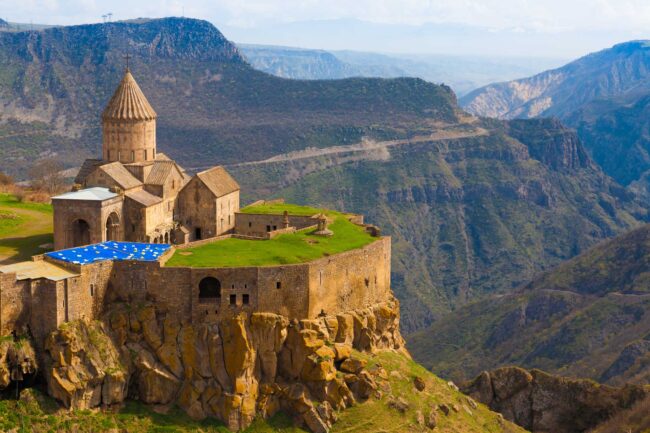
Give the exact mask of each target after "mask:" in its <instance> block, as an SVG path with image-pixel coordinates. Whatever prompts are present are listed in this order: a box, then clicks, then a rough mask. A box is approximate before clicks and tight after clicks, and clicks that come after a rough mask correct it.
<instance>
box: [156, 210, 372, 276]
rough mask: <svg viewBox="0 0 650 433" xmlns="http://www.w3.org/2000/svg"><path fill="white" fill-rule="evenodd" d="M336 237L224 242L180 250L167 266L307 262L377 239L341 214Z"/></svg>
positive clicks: (296, 236)
mask: <svg viewBox="0 0 650 433" xmlns="http://www.w3.org/2000/svg"><path fill="white" fill-rule="evenodd" d="M328 228H329V229H330V230H332V232H334V235H333V236H331V237H322V236H316V235H314V234H313V232H314V230H313V229H306V230H301V231H299V232H296V233H291V234H285V235H280V236H278V237H276V238H274V239H270V240H246V239H234V238H231V239H224V240H221V241H215V242H213V243H210V244H205V245H201V246H198V247H195V248H184V249H179V250H177V251H176V253H175V254H174V256H172V258H171V259H169V261H168V262H167V263H166V266H193V267H203V268H207V267H237V266H271V265H284V264H293V263H304V262H308V261H311V260H316V259H320V258H321V257H325V256H329V255H332V254H337V253H341V252H344V251H349V250H354V249H357V248H361V247H363V246H366V245H368V244H370V243H372V242H373V241H375V240H376V238H373V237H372V236H370V235H369V234H368V233H367V232H366V231H365V230H364V228H363V227H361V226H358V225H356V224H354V223H352V222H350V221H349V220H348V219H347V218H346V217H345V216H343V215H340V214H339V215H338V216H336V217H335V220H334V222H333V223H332V224H330V225H329V227H328Z"/></svg>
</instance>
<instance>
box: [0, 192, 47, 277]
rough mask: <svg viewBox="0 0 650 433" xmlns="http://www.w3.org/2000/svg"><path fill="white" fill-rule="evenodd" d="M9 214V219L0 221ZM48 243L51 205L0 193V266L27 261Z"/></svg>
mask: <svg viewBox="0 0 650 433" xmlns="http://www.w3.org/2000/svg"><path fill="white" fill-rule="evenodd" d="M2 215H11V216H12V217H11V218H2ZM51 242H52V206H51V205H49V204H45V203H23V202H20V201H18V199H17V198H16V197H14V196H13V195H10V194H4V193H0V265H3V264H8V263H12V262H17V261H21V260H28V259H29V258H30V257H31V256H33V255H35V254H40V253H43V252H44V250H43V249H41V248H40V245H43V244H48V243H51Z"/></svg>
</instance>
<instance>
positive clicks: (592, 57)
mask: <svg viewBox="0 0 650 433" xmlns="http://www.w3.org/2000/svg"><path fill="white" fill-rule="evenodd" d="M648 87H650V41H632V42H626V43H622V44H618V45H614V46H613V47H612V48H609V49H606V50H602V51H599V52H597V53H593V54H589V55H587V56H585V57H581V58H580V59H578V60H575V61H573V62H571V63H569V64H567V65H565V66H563V67H561V68H557V69H553V70H550V71H546V72H542V73H540V74H537V75H534V76H532V77H530V78H523V79H520V80H514V81H510V82H505V83H497V84H491V85H488V86H486V87H483V88H481V89H477V90H475V91H473V92H471V93H469V94H468V95H466V96H464V97H463V98H461V100H460V103H461V105H462V106H463V107H464V108H465V109H466V110H468V111H469V112H470V113H473V114H477V115H481V116H489V117H499V118H507V119H512V118H531V117H549V116H555V117H560V118H564V117H566V116H568V115H569V114H570V113H572V112H573V111H575V110H576V109H579V108H580V107H581V106H583V105H584V104H586V103H589V102H591V101H594V100H598V99H604V98H608V97H612V96H623V95H631V94H634V93H637V92H643V91H645V90H646V89H647V88H648Z"/></svg>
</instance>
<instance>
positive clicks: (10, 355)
mask: <svg viewBox="0 0 650 433" xmlns="http://www.w3.org/2000/svg"><path fill="white" fill-rule="evenodd" d="M37 371H38V363H37V361H36V352H35V351H34V347H33V346H32V344H31V341H30V340H28V339H24V338H21V339H14V338H13V337H11V336H10V337H3V338H2V339H0V390H3V389H6V388H7V387H9V385H11V383H12V382H23V381H24V380H25V379H27V378H29V377H32V376H34V375H35V374H36V373H37Z"/></svg>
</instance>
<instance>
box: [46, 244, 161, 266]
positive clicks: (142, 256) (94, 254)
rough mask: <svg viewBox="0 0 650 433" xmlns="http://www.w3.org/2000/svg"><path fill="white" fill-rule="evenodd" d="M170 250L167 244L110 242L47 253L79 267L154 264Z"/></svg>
mask: <svg viewBox="0 0 650 433" xmlns="http://www.w3.org/2000/svg"><path fill="white" fill-rule="evenodd" d="M168 249H169V245H167V244H145V243H137V242H115V241H108V242H103V243H101V244H93V245H87V246H85V247H77V248H70V249H67V250H59V251H53V252H51V253H47V254H46V255H47V256H48V257H52V258H53V259H57V260H63V261H65V262H69V263H74V264H77V265H87V264H89V263H95V262H101V261H103V260H139V261H145V262H153V261H156V260H158V258H159V257H160V256H161V255H162V254H163V253H164V252H165V251H167V250H168Z"/></svg>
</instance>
